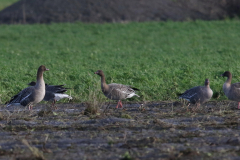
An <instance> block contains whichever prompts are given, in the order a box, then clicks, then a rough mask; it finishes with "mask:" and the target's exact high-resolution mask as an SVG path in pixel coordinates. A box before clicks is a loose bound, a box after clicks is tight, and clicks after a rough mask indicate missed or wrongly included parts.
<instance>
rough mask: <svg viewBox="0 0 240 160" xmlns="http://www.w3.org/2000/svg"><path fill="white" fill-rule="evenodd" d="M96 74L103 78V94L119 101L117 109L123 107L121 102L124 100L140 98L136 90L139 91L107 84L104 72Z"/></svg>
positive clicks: (100, 71) (121, 85) (115, 84)
mask: <svg viewBox="0 0 240 160" xmlns="http://www.w3.org/2000/svg"><path fill="white" fill-rule="evenodd" d="M95 74H97V75H99V76H100V77H101V88H102V92H103V94H104V95H105V96H106V97H107V98H109V99H111V100H117V101H118V104H117V106H116V108H118V106H120V107H119V108H122V107H123V105H122V102H121V100H123V99H126V98H131V97H133V96H137V97H139V96H138V95H137V94H136V93H135V90H136V91H138V90H139V89H137V88H134V87H131V86H127V85H123V84H117V83H111V84H106V80H105V76H104V73H103V71H102V70H98V71H97V72H95Z"/></svg>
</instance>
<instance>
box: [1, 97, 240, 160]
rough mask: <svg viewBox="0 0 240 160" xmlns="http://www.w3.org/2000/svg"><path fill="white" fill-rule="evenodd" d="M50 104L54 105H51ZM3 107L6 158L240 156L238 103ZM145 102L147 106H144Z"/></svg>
mask: <svg viewBox="0 0 240 160" xmlns="http://www.w3.org/2000/svg"><path fill="white" fill-rule="evenodd" d="M48 106H49V105H48ZM89 106H90V107H92V106H94V105H93V104H57V107H58V109H56V110H51V109H50V107H47V104H39V105H37V106H35V107H34V109H33V110H32V111H28V110H27V109H24V108H19V107H15V108H14V107H11V108H8V110H7V109H6V108H5V107H4V106H1V107H0V111H1V112H0V126H1V132H0V134H1V136H0V137H1V138H0V159H33V158H35V159H49V160H50V159H89V160H90V159H104V160H106V159H109V160H114V159H125V160H130V159H166V160H167V159H221V160H222V159H239V158H240V132H239V130H240V125H239V124H240V123H239V122H240V121H239V117H240V116H239V114H240V110H237V103H236V102H229V101H225V102H209V103H207V104H205V105H203V106H201V107H200V108H199V109H198V110H194V108H195V107H194V106H190V108H189V109H187V107H186V105H185V104H184V103H183V102H173V103H172V102H158V103H144V104H143V105H141V104H126V103H125V104H124V109H116V108H115V106H116V104H110V105H109V106H108V109H106V108H107V105H103V104H100V105H98V106H99V108H100V109H99V110H98V112H97V113H96V114H89V115H85V114H84V113H86V112H84V110H85V108H86V107H89ZM139 106H141V107H139Z"/></svg>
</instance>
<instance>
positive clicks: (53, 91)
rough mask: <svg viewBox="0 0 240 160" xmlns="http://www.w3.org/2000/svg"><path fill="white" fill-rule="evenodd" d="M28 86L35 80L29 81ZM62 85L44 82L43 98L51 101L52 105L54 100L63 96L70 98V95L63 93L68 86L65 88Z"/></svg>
mask: <svg viewBox="0 0 240 160" xmlns="http://www.w3.org/2000/svg"><path fill="white" fill-rule="evenodd" d="M28 85H29V86H35V85H36V82H34V81H33V82H30V83H29V84H28ZM63 86H64V85H48V84H45V90H46V91H45V92H46V93H45V96H44V98H43V100H44V101H52V102H53V103H52V106H54V105H55V103H56V101H59V100H61V99H63V98H68V99H72V97H71V96H69V95H67V94H65V92H67V89H70V88H65V87H63Z"/></svg>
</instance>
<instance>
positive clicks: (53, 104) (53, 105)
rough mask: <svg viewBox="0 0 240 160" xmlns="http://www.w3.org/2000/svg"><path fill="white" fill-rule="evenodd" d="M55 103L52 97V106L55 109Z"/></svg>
mask: <svg viewBox="0 0 240 160" xmlns="http://www.w3.org/2000/svg"><path fill="white" fill-rule="evenodd" d="M55 103H56V100H55V99H54V100H53V103H52V108H54V109H57V107H56V106H55Z"/></svg>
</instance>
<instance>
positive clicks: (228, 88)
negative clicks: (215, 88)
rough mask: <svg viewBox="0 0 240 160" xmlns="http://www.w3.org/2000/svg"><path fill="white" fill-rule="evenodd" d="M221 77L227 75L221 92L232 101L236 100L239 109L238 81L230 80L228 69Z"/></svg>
mask: <svg viewBox="0 0 240 160" xmlns="http://www.w3.org/2000/svg"><path fill="white" fill-rule="evenodd" d="M221 76H222V77H227V80H226V82H225V83H224V84H223V92H224V94H225V95H226V96H227V97H228V99H230V100H232V101H237V102H238V109H240V83H239V82H238V83H233V84H231V81H232V74H231V72H229V71H226V72H224V73H223V74H222V75H221Z"/></svg>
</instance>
